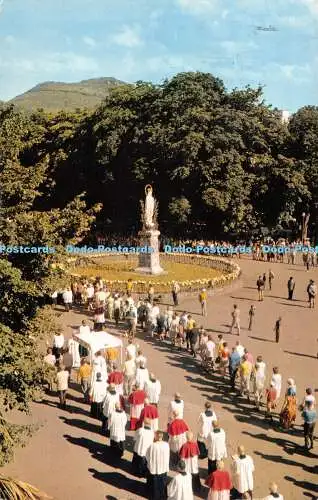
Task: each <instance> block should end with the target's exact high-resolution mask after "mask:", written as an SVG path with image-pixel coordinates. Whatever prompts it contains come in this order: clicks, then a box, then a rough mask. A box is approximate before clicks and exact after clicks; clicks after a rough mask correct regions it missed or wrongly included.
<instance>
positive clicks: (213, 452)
mask: <svg viewBox="0 0 318 500" xmlns="http://www.w3.org/2000/svg"><path fill="white" fill-rule="evenodd" d="M207 448H208V457H209V459H210V460H222V459H223V458H227V450H226V436H225V432H224V430H223V429H220V432H214V431H212V432H210V434H209V435H208V438H207Z"/></svg>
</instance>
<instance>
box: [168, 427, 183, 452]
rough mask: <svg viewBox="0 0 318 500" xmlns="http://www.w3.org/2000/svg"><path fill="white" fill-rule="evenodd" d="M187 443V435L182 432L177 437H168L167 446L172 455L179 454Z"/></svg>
mask: <svg viewBox="0 0 318 500" xmlns="http://www.w3.org/2000/svg"><path fill="white" fill-rule="evenodd" d="M186 442H187V433H186V432H183V433H182V434H178V435H177V436H169V446H170V450H171V451H172V452H173V453H179V451H180V450H181V448H182V446H183V445H184V444H185V443H186Z"/></svg>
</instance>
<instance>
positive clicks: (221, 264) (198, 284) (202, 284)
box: [70, 253, 241, 295]
mask: <svg viewBox="0 0 318 500" xmlns="http://www.w3.org/2000/svg"><path fill="white" fill-rule="evenodd" d="M86 255H87V254H86ZM107 255H112V256H115V255H116V256H118V253H110V254H107ZM123 255H132V254H123ZM134 255H136V254H134ZM160 255H162V257H163V260H164V259H168V260H172V261H174V262H178V263H180V264H194V263H195V264H196V265H197V264H199V265H203V266H206V267H212V268H214V269H218V270H220V271H222V273H224V274H222V276H218V277H215V278H210V279H208V278H207V279H198V280H186V281H178V284H179V286H180V292H195V291H198V290H201V289H202V288H207V289H210V290H213V289H215V288H219V287H222V286H224V285H226V284H230V283H231V282H233V281H234V280H236V279H237V278H239V276H240V275H241V268H240V267H239V266H238V264H236V262H233V261H231V260H229V259H225V258H222V257H214V256H206V255H187V254H175V253H161V254H160ZM89 256H90V257H94V258H96V257H97V258H99V257H105V254H93V253H92V254H89ZM70 260H73V259H70ZM198 261H199V262H198ZM71 275H72V276H73V277H74V278H79V277H80V278H82V275H80V274H75V273H71ZM103 282H104V283H105V284H106V285H107V286H108V287H109V288H110V289H111V290H112V291H118V292H125V291H126V288H127V280H107V279H103ZM173 283H174V280H169V281H156V278H155V276H154V279H153V280H151V281H149V280H148V281H144V280H140V279H138V280H134V279H133V293H135V294H140V295H142V294H145V293H147V291H148V288H149V285H150V284H151V285H153V286H154V287H155V292H156V293H164V294H166V293H169V292H171V289H172V286H173Z"/></svg>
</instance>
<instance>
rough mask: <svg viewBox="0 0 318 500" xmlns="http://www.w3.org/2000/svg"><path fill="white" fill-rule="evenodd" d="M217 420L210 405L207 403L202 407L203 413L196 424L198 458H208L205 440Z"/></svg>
mask: <svg viewBox="0 0 318 500" xmlns="http://www.w3.org/2000/svg"><path fill="white" fill-rule="evenodd" d="M216 420H217V417H216V414H215V412H214V411H213V409H212V405H211V403H210V402H209V401H207V402H206V403H205V405H204V411H203V412H202V413H200V416H199V422H198V427H199V430H198V438H197V439H198V446H199V450H200V458H201V459H203V458H206V457H207V456H208V450H207V448H206V446H207V439H208V435H209V434H210V432H212V430H213V422H215V421H216Z"/></svg>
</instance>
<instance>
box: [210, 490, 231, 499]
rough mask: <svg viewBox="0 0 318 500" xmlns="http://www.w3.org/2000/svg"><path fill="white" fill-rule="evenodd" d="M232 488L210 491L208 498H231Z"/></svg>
mask: <svg viewBox="0 0 318 500" xmlns="http://www.w3.org/2000/svg"><path fill="white" fill-rule="evenodd" d="M230 495H231V494H230V490H223V491H212V490H210V491H209V494H208V500H230Z"/></svg>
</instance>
